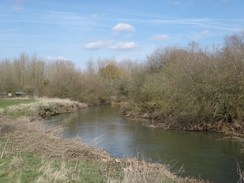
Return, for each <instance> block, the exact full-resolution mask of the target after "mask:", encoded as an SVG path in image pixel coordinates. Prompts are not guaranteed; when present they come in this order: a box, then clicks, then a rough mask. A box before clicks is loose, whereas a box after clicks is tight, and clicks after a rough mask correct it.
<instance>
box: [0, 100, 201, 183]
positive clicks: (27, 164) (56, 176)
mask: <svg viewBox="0 0 244 183" xmlns="http://www.w3.org/2000/svg"><path fill="white" fill-rule="evenodd" d="M51 101H52V102H51ZM54 101H55V102H54ZM54 103H55V104H54ZM71 104H72V105H71ZM67 105H68V106H77V103H76V102H72V101H67V100H58V99H55V100H47V99H45V100H42V99H38V101H35V102H33V103H28V104H20V105H17V106H8V107H5V108H4V109H7V110H9V111H16V110H17V111H18V110H24V111H28V110H30V111H31V112H28V113H27V114H32V115H31V117H28V116H21V117H15V118H13V117H12V116H7V115H6V113H5V115H4V116H3V115H2V117H0V181H1V182H4V183H5V182H6V183H7V182H45V183H46V182H118V183H119V182H123V183H129V182H130V183H131V182H134V183H136V182H144V183H149V182H164V183H173V182H174V183H181V182H183V183H184V182H186V183H187V182H188V183H191V182H202V181H199V180H194V179H190V178H180V177H177V176H176V175H174V174H172V173H171V172H170V171H169V168H168V167H167V166H165V165H162V164H153V163H150V162H145V161H137V160H136V159H115V158H113V157H111V156H110V155H109V154H108V153H106V152H105V151H103V150H101V149H96V148H94V147H90V146H88V145H86V144H83V143H82V142H81V141H82V140H81V139H61V138H59V137H58V135H59V134H60V132H62V129H59V128H54V129H51V130H44V129H45V128H44V121H43V120H42V119H40V118H33V116H35V115H39V114H40V111H38V110H40V109H43V108H48V107H47V106H49V108H50V106H52V107H53V108H54V109H55V111H57V113H61V112H70V111H71V109H70V108H64V106H67ZM78 105H81V104H78ZM81 106H83V107H84V104H83V105H81ZM73 108H74V107H73ZM58 109H59V110H58ZM65 109H66V110H65ZM72 110H74V109H72ZM8 114H11V113H8ZM41 114H42V113H41Z"/></svg>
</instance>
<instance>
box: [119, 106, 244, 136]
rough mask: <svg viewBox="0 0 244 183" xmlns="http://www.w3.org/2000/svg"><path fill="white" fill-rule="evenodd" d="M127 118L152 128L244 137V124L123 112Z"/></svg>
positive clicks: (241, 122) (240, 122)
mask: <svg viewBox="0 0 244 183" xmlns="http://www.w3.org/2000/svg"><path fill="white" fill-rule="evenodd" d="M123 114H124V116H125V117H126V118H130V119H136V120H140V121H142V124H143V125H145V126H147V127H150V128H161V129H166V130H184V131H209V132H217V133H223V134H225V135H228V136H238V137H243V136H244V122H243V121H233V122H224V121H216V122H211V123H207V122H201V123H196V122H194V121H191V120H189V119H188V117H187V116H185V117H183V116H179V117H177V116H176V117H174V116H167V117H162V116H155V114H153V113H139V112H132V111H127V110H123Z"/></svg>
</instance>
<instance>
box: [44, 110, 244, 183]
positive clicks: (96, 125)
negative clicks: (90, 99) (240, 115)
mask: <svg viewBox="0 0 244 183" xmlns="http://www.w3.org/2000/svg"><path fill="white" fill-rule="evenodd" d="M47 126H48V127H53V126H62V127H65V130H64V133H63V138H74V137H81V138H82V139H83V142H85V143H89V144H91V145H96V146H97V147H100V148H103V149H104V150H105V151H107V152H108V153H110V154H111V155H112V156H114V157H119V158H125V157H138V158H144V159H148V160H151V161H153V162H161V163H166V164H169V165H170V166H172V171H174V172H178V171H179V170H180V169H181V167H182V166H183V169H184V171H183V170H182V169H181V171H180V173H179V174H178V175H180V176H192V177H196V178H202V179H205V180H210V181H212V182H216V183H232V182H237V181H238V179H239V175H238V174H237V170H236V169H237V163H236V160H237V161H238V162H240V163H241V166H243V165H244V162H243V161H244V156H243V154H240V149H241V146H240V144H239V143H237V142H233V141H231V140H229V139H224V140H218V139H221V138H223V135H221V134H217V133H207V132H185V131H176V130H162V129H153V128H147V127H145V126H142V125H141V123H140V122H137V121H133V120H127V119H125V118H124V117H123V116H122V115H121V113H120V111H119V108H118V107H111V106H100V107H92V108H88V109H84V110H82V111H79V112H75V113H71V114H62V115H59V116H55V117H52V118H50V119H48V120H47ZM242 168H244V167H242Z"/></svg>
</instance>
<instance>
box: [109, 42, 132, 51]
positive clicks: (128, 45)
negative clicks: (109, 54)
mask: <svg viewBox="0 0 244 183" xmlns="http://www.w3.org/2000/svg"><path fill="white" fill-rule="evenodd" d="M136 47H137V44H136V43H135V42H118V43H116V44H114V45H111V46H109V48H111V49H115V50H125V49H133V48H136Z"/></svg>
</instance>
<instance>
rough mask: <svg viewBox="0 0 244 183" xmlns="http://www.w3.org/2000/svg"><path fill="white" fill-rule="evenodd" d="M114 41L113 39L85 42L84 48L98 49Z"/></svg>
mask: <svg viewBox="0 0 244 183" xmlns="http://www.w3.org/2000/svg"><path fill="white" fill-rule="evenodd" d="M112 42H113V41H97V42H90V43H87V44H85V46H84V48H86V49H98V48H102V47H105V46H108V45H110V44H111V43H112Z"/></svg>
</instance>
